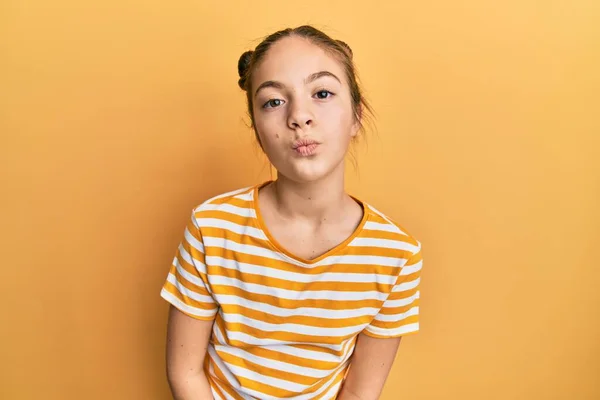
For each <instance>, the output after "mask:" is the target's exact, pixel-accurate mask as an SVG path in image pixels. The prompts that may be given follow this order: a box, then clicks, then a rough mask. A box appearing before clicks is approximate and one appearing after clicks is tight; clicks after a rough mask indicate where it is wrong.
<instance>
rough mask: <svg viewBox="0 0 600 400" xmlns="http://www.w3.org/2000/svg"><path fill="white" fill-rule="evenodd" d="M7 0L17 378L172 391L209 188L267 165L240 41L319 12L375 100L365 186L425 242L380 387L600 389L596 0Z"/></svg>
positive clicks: (561, 395) (8, 333) (8, 323)
mask: <svg viewBox="0 0 600 400" xmlns="http://www.w3.org/2000/svg"><path fill="white" fill-rule="evenodd" d="M95 3H96V4H95V5H92V4H90V3H89V2H78V1H66V0H55V1H53V2H42V1H35V0H34V1H28V2H19V1H8V2H6V1H5V2H2V4H1V5H0V52H1V53H0V57H1V62H0V101H1V103H0V105H1V108H0V112H1V113H0V133H1V139H0V140H1V141H0V148H1V151H0V162H1V169H0V174H1V175H0V178H1V179H0V182H1V183H2V196H1V207H0V210H1V212H2V219H1V224H2V240H1V247H2V258H1V259H2V278H1V279H0V304H1V307H2V309H1V315H2V320H1V323H0V359H1V366H0V398H2V399H41V398H43V399H94V400H95V399H102V400H105V399H144V400H145V399H149V400H159V399H168V398H169V394H168V389H167V384H166V380H165V377H164V360H163V359H164V356H163V353H164V344H163V343H164V340H165V324H166V311H167V305H166V303H165V302H163V301H162V300H161V299H160V298H159V289H160V286H161V285H162V282H163V280H164V279H165V278H166V273H167V269H168V266H169V265H170V262H171V260H172V256H173V254H174V251H175V249H176V245H177V243H178V241H179V239H180V237H181V234H182V233H183V228H184V226H185V221H186V218H187V216H188V215H189V214H188V213H189V211H190V210H191V207H193V206H195V205H197V204H199V203H200V202H202V201H203V200H205V199H206V198H208V197H209V196H212V195H215V194H218V193H221V192H224V191H226V190H230V189H235V188H238V187H241V186H246V185H251V184H254V183H257V182H260V181H263V180H265V179H267V178H268V176H269V167H268V164H267V163H266V162H265V159H264V157H263V156H262V155H261V154H260V152H259V150H258V148H257V146H256V144H255V143H254V138H253V134H252V132H250V130H249V129H248V128H247V126H246V124H247V121H248V119H247V118H246V117H245V104H244V95H243V93H242V92H241V91H240V90H239V89H238V87H237V83H236V82H237V71H236V64H237V59H238V57H239V55H240V54H241V53H242V52H243V51H244V50H246V49H248V48H250V47H251V46H254V45H256V44H257V39H259V38H260V37H261V36H263V35H266V34H268V33H270V32H272V31H274V30H276V29H279V28H283V27H286V26H295V25H299V24H303V23H313V24H315V25H316V26H317V27H319V28H322V29H324V30H326V31H327V32H328V33H330V34H331V35H333V36H335V37H336V38H339V39H343V40H344V41H346V42H348V43H349V44H350V45H351V46H352V48H353V50H354V53H355V60H356V62H357V64H358V66H359V70H360V74H361V76H362V79H363V83H364V85H365V89H366V93H367V95H368V97H369V98H370V100H371V101H372V103H373V106H374V108H375V110H376V112H377V114H378V116H377V120H376V126H377V129H378V133H377V134H376V135H375V134H371V136H370V138H369V140H368V146H365V145H362V146H360V147H359V148H358V149H357V158H358V165H359V167H358V171H354V170H353V168H352V167H350V168H349V169H348V189H349V190H350V191H351V192H352V193H354V194H355V195H357V196H359V197H361V198H363V199H365V200H367V201H369V202H371V203H373V204H375V205H376V206H378V208H380V209H381V210H383V211H384V212H386V213H387V214H389V215H390V216H392V217H393V218H395V219H397V220H398V221H399V222H400V223H401V224H403V225H405V226H406V227H407V228H408V229H409V230H411V232H412V233H413V234H414V235H415V236H417V237H418V238H419V239H420V240H421V241H422V242H423V243H424V252H425V253H424V254H425V260H426V263H425V269H424V275H423V283H422V285H423V287H422V310H421V313H422V331H421V333H420V334H419V335H417V336H411V337H409V338H406V340H405V341H403V343H402V345H401V349H400V352H399V355H398V358H397V361H396V364H395V366H394V369H393V371H392V373H391V376H390V378H389V381H388V384H387V386H386V389H385V393H384V395H383V397H382V399H384V400H395V399H417V400H419V399H428V400H429V399H461V400H471V399H473V400H475V399H477V400H479V399H524V400H525V399H575V400H588V399H589V400H592V399H599V398H600V383H599V381H600V372H599V371H600V310H599V305H600V294H599V291H598V286H599V285H600V270H599V268H598V256H599V254H598V246H599V245H600V240H599V234H600V211H599V209H600V207H599V204H600V162H599V158H598V156H599V154H598V153H599V150H600V101H599V98H600V97H599V93H600V72H599V71H600V23H599V21H600V3H599V2H598V1H597V0H589V1H584V0H577V1H570V2H569V1H564V0H563V1H533V0H521V1H516V0H512V1H508V2H500V1H492V0H488V1H478V0H468V1H467V0H465V1H444V0H434V1H428V2H415V1H410V2H409V1H401V2H393V1H386V2H360V3H358V2H357V3H356V4H352V3H351V2H348V1H300V2H273V1H251V2H250V1H223V2H216V1H215V2H213V1H202V0H200V1H175V2H164V1H105V2H95Z"/></svg>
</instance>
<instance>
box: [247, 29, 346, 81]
mask: <svg viewBox="0 0 600 400" xmlns="http://www.w3.org/2000/svg"><path fill="white" fill-rule="evenodd" d="M320 71H329V72H332V73H333V74H335V75H337V76H340V74H342V66H341V64H340V62H339V61H338V60H336V59H335V58H334V57H333V56H332V55H331V54H329V53H328V52H326V51H325V50H323V49H322V48H321V47H319V46H318V45H316V44H314V43H311V42H310V41H308V40H306V39H303V38H298V37H287V38H284V39H281V40H279V41H278V42H276V43H275V44H273V45H272V46H271V48H270V49H269V51H268V52H267V53H266V54H265V57H264V58H263V59H262V60H261V62H260V63H259V65H258V66H257V69H256V70H255V71H254V73H253V76H252V78H253V79H252V80H253V81H254V82H259V81H260V82H262V81H265V80H286V79H304V78H306V77H307V76H309V75H310V74H313V73H315V72H320ZM340 78H341V76H340Z"/></svg>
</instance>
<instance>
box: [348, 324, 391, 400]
mask: <svg viewBox="0 0 600 400" xmlns="http://www.w3.org/2000/svg"><path fill="white" fill-rule="evenodd" d="M400 339H401V338H400V337H398V338H390V339H376V338H373V337H370V336H367V335H365V334H363V333H361V334H359V336H358V340H357V343H356V347H355V348H354V354H353V355H352V362H351V364H350V371H349V372H348V375H347V376H346V380H345V381H344V384H343V386H342V389H341V391H340V394H339V396H338V397H337V399H338V400H377V399H379V395H380V394H381V391H382V389H383V385H384V383H385V380H386V379H387V376H388V374H389V372H390V369H391V368H392V364H393V363H394V358H395V357H396V352H397V351H398V346H399V345H400Z"/></svg>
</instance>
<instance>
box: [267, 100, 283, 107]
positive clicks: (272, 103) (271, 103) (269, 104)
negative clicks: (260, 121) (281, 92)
mask: <svg viewBox="0 0 600 400" xmlns="http://www.w3.org/2000/svg"><path fill="white" fill-rule="evenodd" d="M283 103H284V101H283V100H281V99H271V100H269V101H267V102H266V103H265V104H263V108H275V107H279V106H280V105H282V104H283Z"/></svg>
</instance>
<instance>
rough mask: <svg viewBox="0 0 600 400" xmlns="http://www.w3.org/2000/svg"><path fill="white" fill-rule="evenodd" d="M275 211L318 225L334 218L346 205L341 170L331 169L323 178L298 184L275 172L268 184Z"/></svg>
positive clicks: (284, 215)
mask: <svg viewBox="0 0 600 400" xmlns="http://www.w3.org/2000/svg"><path fill="white" fill-rule="evenodd" d="M272 195H273V202H274V206H275V207H276V210H277V213H278V214H279V215H280V216H281V217H283V218H285V219H297V218H301V219H305V220H309V221H312V222H314V223H315V224H320V223H322V222H323V221H325V220H329V221H332V220H335V219H337V217H341V216H342V215H343V211H344V210H345V209H346V208H347V204H348V200H349V199H348V196H347V195H346V193H345V190H344V171H343V169H341V170H340V171H334V173H332V174H330V175H329V176H327V177H324V178H323V179H320V180H318V181H314V182H306V183H299V182H294V181H292V180H290V179H287V178H286V177H285V176H282V175H279V176H278V177H277V180H276V181H274V182H273V185H272Z"/></svg>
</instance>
